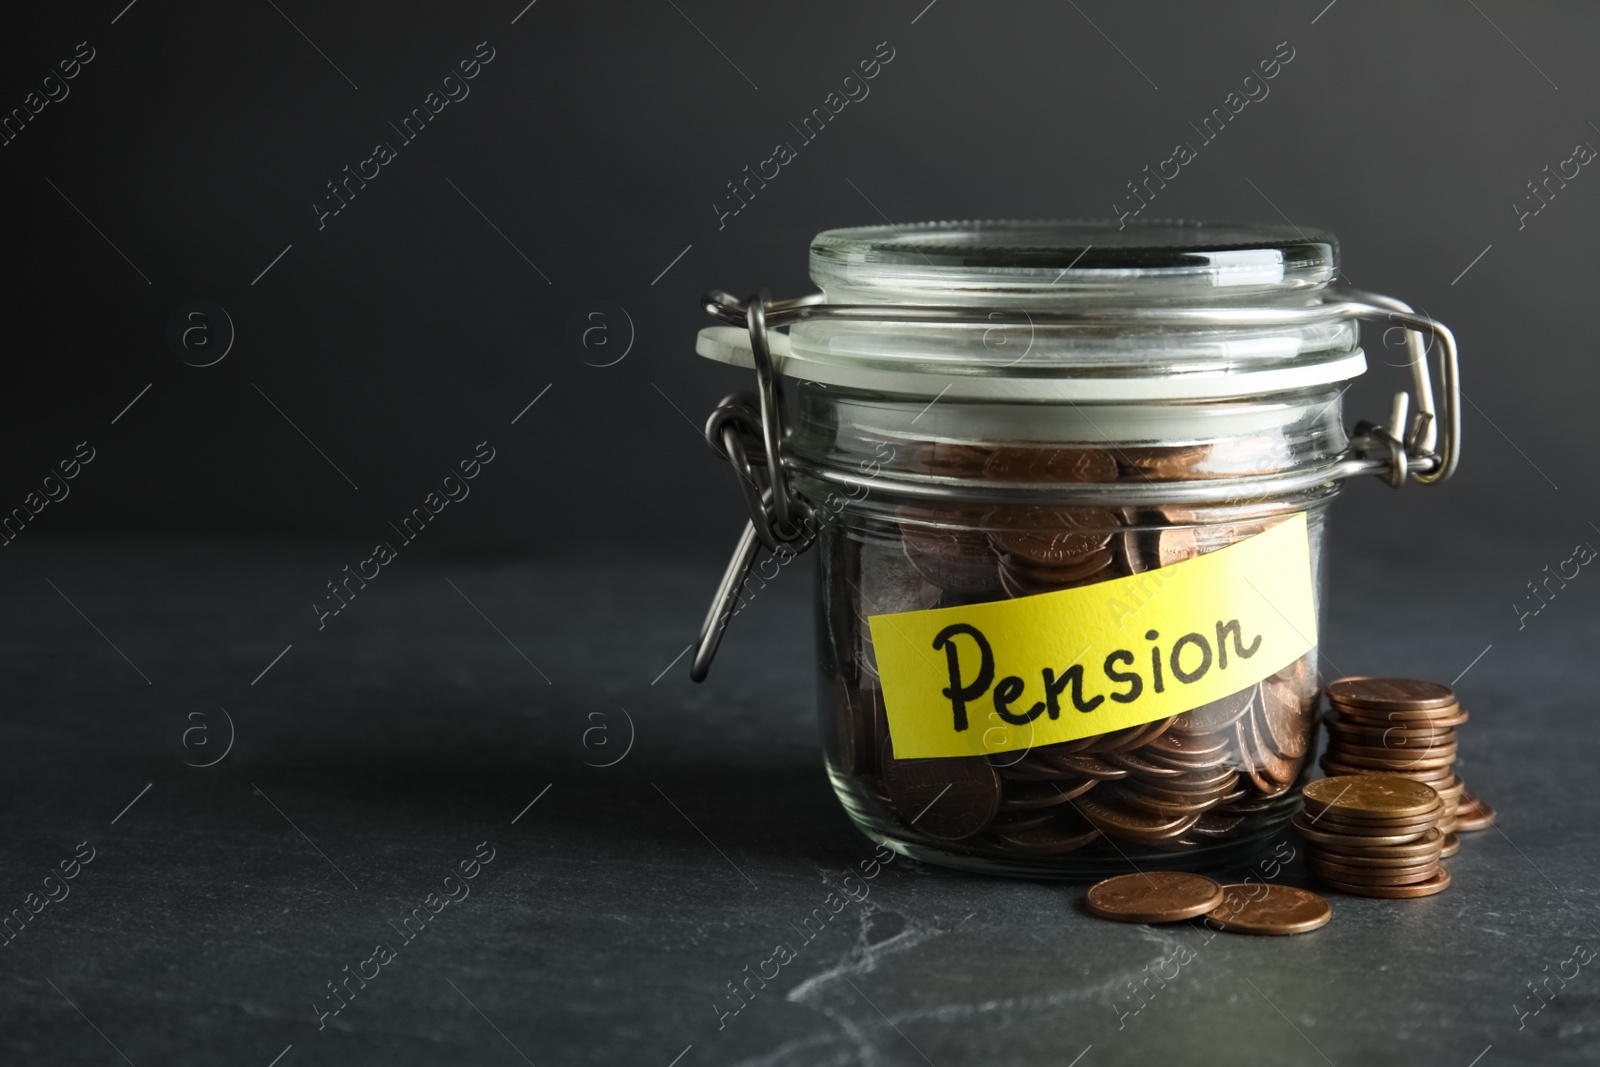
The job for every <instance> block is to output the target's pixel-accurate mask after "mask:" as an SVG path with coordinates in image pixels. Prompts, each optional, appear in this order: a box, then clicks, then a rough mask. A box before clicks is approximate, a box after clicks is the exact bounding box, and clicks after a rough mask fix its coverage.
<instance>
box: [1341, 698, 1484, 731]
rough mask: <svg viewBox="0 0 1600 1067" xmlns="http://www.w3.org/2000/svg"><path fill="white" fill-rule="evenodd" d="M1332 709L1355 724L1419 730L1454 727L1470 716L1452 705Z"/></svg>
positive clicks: (1342, 707)
mask: <svg viewBox="0 0 1600 1067" xmlns="http://www.w3.org/2000/svg"><path fill="white" fill-rule="evenodd" d="M1333 710H1334V714H1335V715H1337V717H1338V718H1339V719H1340V720H1341V721H1343V722H1348V723H1353V724H1355V725H1357V726H1371V727H1379V726H1398V727H1401V728H1403V729H1408V730H1421V729H1426V728H1427V727H1429V726H1437V727H1439V728H1441V729H1442V728H1444V727H1450V728H1451V729H1454V728H1455V727H1457V726H1460V725H1461V724H1463V723H1465V722H1466V721H1467V719H1468V718H1470V716H1468V715H1467V713H1466V712H1464V711H1462V710H1460V709H1459V708H1454V707H1451V708H1443V709H1439V710H1434V711H1372V710H1368V709H1363V708H1349V707H1345V706H1344V705H1342V704H1335V705H1333Z"/></svg>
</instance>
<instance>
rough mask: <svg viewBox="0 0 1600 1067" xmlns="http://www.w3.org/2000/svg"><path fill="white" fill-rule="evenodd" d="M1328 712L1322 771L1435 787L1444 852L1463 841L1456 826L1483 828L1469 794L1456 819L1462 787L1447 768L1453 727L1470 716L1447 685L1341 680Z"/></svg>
mask: <svg viewBox="0 0 1600 1067" xmlns="http://www.w3.org/2000/svg"><path fill="white" fill-rule="evenodd" d="M1328 702H1329V703H1330V704H1331V705H1332V707H1333V710H1332V711H1330V712H1329V713H1328V714H1327V716H1325V717H1324V720H1323V721H1324V724H1325V725H1326V726H1327V729H1328V748H1327V751H1326V752H1325V753H1324V754H1323V757H1322V769H1323V770H1324V771H1326V772H1327V773H1329V774H1334V775H1340V774H1391V775H1400V776H1403V777H1406V778H1410V779H1413V780H1414V781H1418V782H1426V783H1427V784H1428V785H1430V786H1432V787H1433V789H1434V790H1435V791H1436V792H1437V793H1438V794H1439V796H1440V798H1441V799H1442V800H1443V801H1444V811H1443V813H1442V814H1441V816H1440V819H1439V829H1440V830H1441V831H1442V832H1443V833H1445V834H1446V835H1447V836H1446V838H1445V855H1446V856H1449V855H1453V854H1454V853H1455V852H1456V850H1457V849H1459V848H1460V844H1459V842H1458V840H1457V838H1456V836H1455V831H1456V830H1458V829H1460V830H1481V829H1483V828H1484V827H1486V826H1488V825H1489V824H1490V823H1491V822H1492V821H1493V813H1492V811H1490V812H1488V814H1487V821H1486V820H1485V817H1484V814H1483V813H1482V810H1481V809H1482V808H1486V807H1487V806H1486V805H1482V802H1481V801H1477V800H1476V799H1474V800H1473V801H1472V807H1470V808H1468V809H1467V811H1466V813H1465V814H1467V815H1468V819H1467V821H1466V822H1465V823H1464V824H1463V823H1462V822H1461V820H1460V815H1461V814H1462V811H1461V805H1462V801H1463V796H1464V794H1465V786H1464V785H1463V784H1462V781H1461V779H1460V778H1459V777H1458V776H1457V775H1456V773H1455V771H1454V770H1452V769H1451V768H1452V765H1453V764H1454V763H1455V761H1456V727H1457V726H1460V725H1461V724H1462V723H1465V722H1466V721H1467V713H1466V712H1465V711H1464V710H1462V708H1461V705H1460V703H1459V702H1458V701H1457V700H1456V695H1455V693H1454V692H1453V691H1451V689H1450V687H1449V686H1447V685H1440V684H1438V683H1437V682H1422V681H1416V680H1414V679H1410V678H1341V679H1340V680H1339V681H1337V682H1334V683H1333V684H1331V685H1329V686H1328Z"/></svg>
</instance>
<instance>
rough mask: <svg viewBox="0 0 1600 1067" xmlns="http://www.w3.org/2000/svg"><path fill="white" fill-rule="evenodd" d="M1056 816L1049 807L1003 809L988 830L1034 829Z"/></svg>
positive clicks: (1015, 831) (1005, 832) (992, 831)
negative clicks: (1028, 809) (1022, 809)
mask: <svg viewBox="0 0 1600 1067" xmlns="http://www.w3.org/2000/svg"><path fill="white" fill-rule="evenodd" d="M1055 817H1056V813H1055V812H1053V811H1051V810H1050V809H1049V808H1035V809H1033V810H1032V811H1021V810H1019V811H1002V812H1000V813H999V814H998V815H996V816H995V817H994V821H993V822H991V823H989V825H988V826H987V827H985V829H986V830H988V831H989V832H990V833H992V834H1015V833H1020V832H1021V831H1023V830H1033V829H1036V828H1038V827H1040V826H1043V825H1044V824H1045V823H1047V822H1049V821H1050V820H1052V819H1054V818H1055Z"/></svg>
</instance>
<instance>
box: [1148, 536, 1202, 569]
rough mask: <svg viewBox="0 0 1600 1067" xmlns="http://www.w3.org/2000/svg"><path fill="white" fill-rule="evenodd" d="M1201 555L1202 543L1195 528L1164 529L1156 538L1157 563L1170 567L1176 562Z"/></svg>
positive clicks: (1158, 565) (1160, 565) (1157, 564)
mask: <svg viewBox="0 0 1600 1067" xmlns="http://www.w3.org/2000/svg"><path fill="white" fill-rule="evenodd" d="M1198 555H1200V543H1199V542H1198V541H1197V540H1196V539H1195V534H1194V531H1193V530H1189V529H1184V528H1183V527H1179V528H1177V529H1173V530H1162V531H1161V532H1160V533H1158V534H1157V535H1156V538H1155V565H1156V566H1157V567H1170V566H1172V565H1173V564H1174V563H1182V562H1184V561H1185V560H1191V559H1194V558H1195V557H1196V556H1198Z"/></svg>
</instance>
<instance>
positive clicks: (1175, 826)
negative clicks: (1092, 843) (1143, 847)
mask: <svg viewBox="0 0 1600 1067" xmlns="http://www.w3.org/2000/svg"><path fill="white" fill-rule="evenodd" d="M1098 795H1099V794H1098V792H1096V793H1092V794H1090V795H1088V796H1085V797H1082V798H1081V799H1078V800H1074V801H1073V802H1072V804H1073V806H1074V807H1075V808H1076V809H1077V810H1078V813H1079V814H1081V815H1082V816H1083V817H1084V818H1085V819H1087V820H1088V821H1089V823H1090V825H1092V826H1093V827H1094V828H1095V829H1097V830H1099V831H1100V832H1101V833H1103V834H1105V835H1106V836H1108V837H1117V838H1123V839H1126V840H1129V841H1137V842H1140V843H1143V844H1149V843H1153V842H1157V841H1166V840H1170V839H1171V838H1174V837H1181V836H1183V834H1184V833H1186V832H1187V831H1188V829H1189V828H1190V827H1191V826H1193V825H1194V824H1195V823H1196V822H1197V821H1198V820H1199V818H1200V815H1199V813H1195V814H1193V815H1157V814H1155V813H1153V812H1146V811H1139V810H1138V809H1136V808H1131V807H1128V806H1127V805H1124V804H1118V803H1115V802H1107V801H1103V800H1098V799H1096V797H1097V796H1098Z"/></svg>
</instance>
